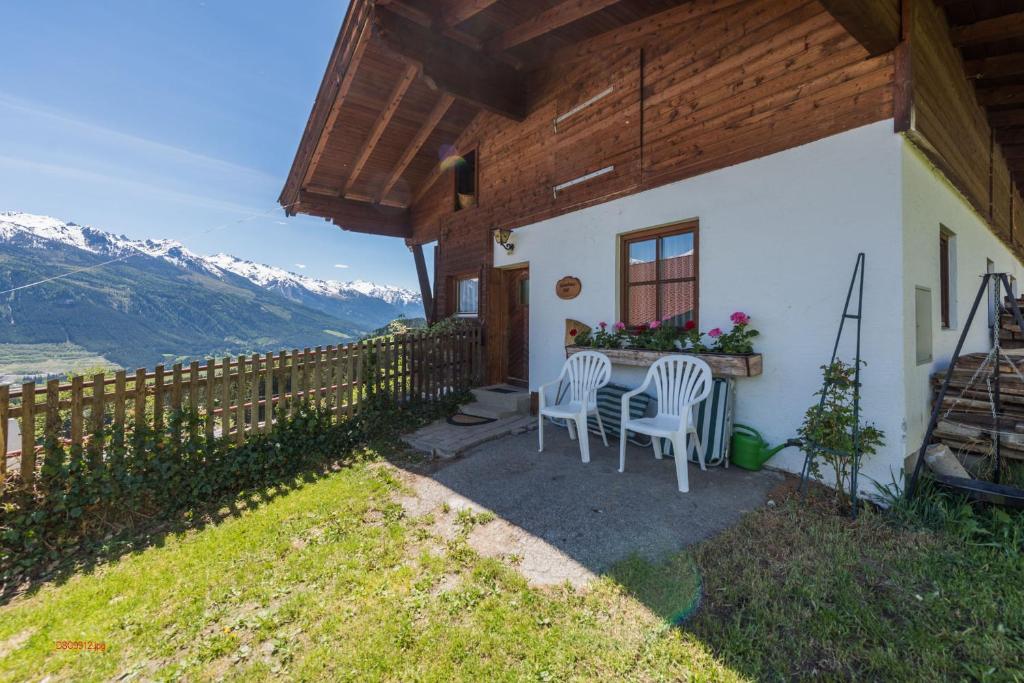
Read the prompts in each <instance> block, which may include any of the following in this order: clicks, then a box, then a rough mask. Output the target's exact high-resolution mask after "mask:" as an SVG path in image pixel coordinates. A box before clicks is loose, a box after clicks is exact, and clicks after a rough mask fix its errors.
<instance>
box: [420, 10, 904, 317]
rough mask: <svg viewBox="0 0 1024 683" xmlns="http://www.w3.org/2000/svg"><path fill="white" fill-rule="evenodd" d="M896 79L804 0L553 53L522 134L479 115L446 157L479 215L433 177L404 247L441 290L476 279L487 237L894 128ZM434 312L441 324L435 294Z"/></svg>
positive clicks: (702, 17) (633, 31)
mask: <svg viewBox="0 0 1024 683" xmlns="http://www.w3.org/2000/svg"><path fill="white" fill-rule="evenodd" d="M651 23H653V24H654V26H656V27H657V30H650V25H651ZM893 73H894V70H893V58H892V55H891V53H890V54H886V55H882V56H879V57H875V58H870V57H869V56H868V54H867V51H866V50H865V49H864V48H863V47H861V46H860V45H859V44H858V43H857V41H856V40H855V39H854V38H853V37H851V36H850V35H849V33H848V32H847V31H846V30H845V29H844V28H843V27H842V26H841V25H840V24H839V23H838V21H836V20H835V19H834V18H833V17H832V16H831V15H830V14H829V13H828V12H826V11H825V9H824V8H823V7H822V6H821V5H820V4H819V3H818V2H817V1H816V0H813V1H808V0H746V1H741V2H737V1H736V0H703V1H702V0H697V1H695V2H690V3H687V4H685V5H683V6H681V7H679V8H676V9H673V10H669V11H666V12H663V13H662V14H660V15H658V18H657V22H644V23H643V24H641V25H639V26H627V27H624V28H622V29H620V30H618V31H613V32H611V33H609V34H605V35H602V36H599V37H597V38H594V39H592V40H591V41H587V42H584V43H581V44H579V45H576V46H573V47H571V48H569V49H566V50H562V51H560V52H558V53H556V55H554V57H553V58H552V59H551V60H550V66H549V67H548V68H545V69H541V70H539V71H537V72H535V73H534V74H532V75H531V82H530V88H529V92H530V93H531V104H530V113H529V114H528V116H527V117H526V119H525V120H523V121H521V122H517V121H512V120H509V119H507V118H504V117H502V116H499V115H496V114H493V113H480V114H478V115H477V116H476V118H475V119H474V120H473V122H472V123H471V124H470V125H469V126H468V127H467V128H466V130H465V131H464V132H463V133H462V134H461V135H460V136H459V138H458V139H457V140H456V142H455V147H456V149H457V150H459V151H460V152H464V151H468V150H471V149H476V150H477V164H478V168H479V206H478V207H476V208H473V209H470V210H464V211H458V212H455V211H453V210H452V200H451V198H452V180H451V178H450V174H449V173H445V174H442V175H440V176H439V177H437V179H436V180H435V181H434V182H433V183H432V185H431V187H430V189H429V190H427V191H426V192H424V193H423V195H422V197H421V198H420V200H419V201H417V202H416V203H415V204H414V205H413V207H412V214H411V223H412V241H414V242H428V241H432V240H435V239H439V240H440V246H441V248H440V263H439V264H438V274H439V278H440V281H441V282H444V281H445V279H446V278H448V277H451V276H454V275H456V274H462V273H464V272H466V271H468V270H471V269H472V268H473V267H478V268H479V267H483V268H484V269H486V268H487V267H489V266H490V264H491V253H492V252H491V250H492V246H491V231H492V230H493V229H495V228H498V227H502V228H515V227H518V226H521V225H525V224H528V223H533V222H536V221H538V220H542V219H545V218H550V217H552V216H557V215H560V214H563V213H566V212H569V211H575V210H577V209H579V208H582V207H584V206H588V205H592V204H596V203H600V202H604V201H608V200H609V199H613V198H615V197H618V196H622V195H626V194H631V193H634V192H637V191H639V190H642V189H646V188H650V187H655V186H658V185H662V184H666V183H669V182H673V181H676V180H680V179H684V178H688V177H692V176H696V175H699V174H702V173H706V172H708V171H711V170H714V169H716V168H722V167H725V166H729V165H732V164H737V163H741V162H743V161H748V160H750V159H755V158H757V157H761V156H764V155H767V154H771V153H773V152H777V151H781V150H784V149H787V148H789V147H793V146H796V145H800V144H804V143H807V142H811V141H813V140H817V139H820V138H822V137H826V136H829V135H833V134H835V133H839V132H842V131H844V130H847V129H850V128H854V127H857V126H861V125H864V124H867V123H871V122H874V121H878V120H882V119H886V118H891V117H892V115H893V108H892V103H893V88H892V83H893ZM588 103H590V104H589V105H588V106H584V107H582V108H580V106H581V105H587V104H588ZM567 114H568V116H566V115H567ZM561 117H565V118H561ZM556 120H558V122H557V123H556ZM604 169H611V170H609V171H608V172H606V173H605V174H603V175H601V176H597V177H595V178H593V179H591V180H587V181H584V182H581V183H579V184H577V185H574V186H572V187H569V188H567V189H565V190H560V191H558V192H555V188H556V187H557V186H559V185H561V184H563V183H567V182H570V181H572V180H574V179H578V178H582V177H586V176H587V175H589V174H592V173H595V172H599V171H601V170H604ZM485 289H486V287H485ZM436 305H437V306H438V307H439V309H438V314H439V315H440V316H444V315H446V314H450V313H451V312H452V310H453V309H452V303H451V302H450V301H449V300H448V299H447V298H446V291H445V288H444V287H439V288H438V297H437V301H436Z"/></svg>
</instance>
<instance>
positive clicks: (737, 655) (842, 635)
mask: <svg viewBox="0 0 1024 683" xmlns="http://www.w3.org/2000/svg"><path fill="white" fill-rule="evenodd" d="M398 486H399V485H398V483H397V482H396V480H395V479H394V478H393V477H392V476H391V474H390V473H389V471H388V469H387V468H384V467H381V466H378V465H375V464H373V463H360V464H356V465H353V466H352V467H351V468H348V469H342V470H339V471H337V472H334V473H332V474H330V475H329V476H326V477H323V478H321V479H319V480H318V481H316V482H314V483H309V484H306V485H304V486H301V487H299V488H295V489H282V490H281V491H280V492H278V491H275V490H270V491H267V492H266V493H268V494H270V498H271V499H270V500H269V502H263V503H259V504H253V505H251V506H249V507H248V508H247V509H245V510H243V511H241V512H239V513H237V514H234V515H230V516H228V517H227V519H226V520H225V521H223V522H221V523H219V524H217V525H215V526H210V527H207V528H205V529H202V530H197V531H191V532H187V533H183V534H179V535H175V536H172V537H169V538H167V539H166V540H165V541H164V542H163V543H162V544H161V545H159V546H157V547H152V548H149V549H147V550H145V551H142V552H139V553H136V554H134V555H130V556H126V557H123V558H121V559H120V560H118V561H116V562H113V563H111V564H109V565H106V566H104V567H102V568H100V569H97V570H95V571H93V572H91V573H88V574H80V575H77V576H75V577H73V578H72V579H70V580H68V581H67V582H65V583H64V584H62V585H53V586H48V587H44V588H42V589H40V590H39V591H38V592H36V593H34V594H32V595H30V596H26V597H23V598H20V599H18V600H16V601H15V602H13V603H12V604H10V605H8V606H6V607H3V608H0V679H2V680H10V681H24V680H40V679H42V678H44V677H46V676H52V678H51V680H76V681H77V680H108V679H111V678H117V677H121V676H125V675H128V677H126V678H125V680H129V679H131V680H154V679H156V680H168V679H180V678H185V679H188V680H206V679H220V678H224V679H228V680H259V679H267V678H271V677H274V678H285V679H301V680H310V679H323V680H403V681H405V680H438V681H447V680H473V681H484V680H487V681H489V680H541V681H544V680H556V681H563V680H612V679H632V680H644V681H646V680H680V679H695V680H737V679H776V678H777V679H790V678H794V677H796V678H802V677H810V676H814V675H819V676H823V677H825V678H865V679H876V680H877V679H910V678H917V679H925V680H939V679H942V678H964V677H971V678H978V679H985V678H991V679H1001V680H1006V679H1011V678H1013V677H1014V676H1016V677H1018V678H1019V677H1022V676H1024V671H1022V670H1021V669H1017V670H1014V669H1013V668H1012V667H1015V666H1016V667H1019V666H1020V662H1022V661H1024V640H1022V637H1024V600H1022V595H1024V569H1022V565H1021V561H1020V558H1019V557H1012V556H1008V555H1006V554H1001V553H998V552H995V551H993V550H991V549H988V548H979V547H971V546H965V545H964V544H962V543H956V542H955V541H953V540H952V539H951V538H946V537H945V536H943V535H936V534H932V533H925V532H911V531H906V530H900V529H897V528H893V527H892V526H890V525H886V524H885V523H884V520H883V519H882V518H881V517H880V516H879V515H870V514H869V515H863V516H862V518H861V520H860V521H858V522H856V523H851V522H849V521H847V520H845V519H841V518H837V517H832V516H828V515H825V514H822V513H818V512H814V511H809V510H806V509H798V508H796V507H795V506H793V505H790V504H786V505H781V506H779V507H778V508H775V509H765V510H762V511H759V512H755V513H753V514H751V515H748V516H747V517H746V518H745V520H744V521H743V522H742V523H741V524H740V525H739V526H737V527H736V528H734V529H732V530H730V531H728V532H726V533H725V534H723V535H721V536H719V537H717V538H716V539H713V540H712V541H710V542H708V543H706V544H704V545H703V546H701V547H700V548H698V549H696V551H694V552H693V553H692V554H691V553H683V554H681V555H679V556H677V557H675V558H672V559H671V560H670V561H669V562H667V563H666V564H665V565H662V566H656V567H655V566H651V565H649V564H647V563H646V562H643V561H640V560H636V559H634V560H630V561H627V562H625V563H623V564H622V565H621V566H620V567H617V568H616V569H615V570H614V571H613V572H612V573H611V574H610V575H609V576H608V577H604V578H602V579H601V580H600V581H598V582H597V583H596V584H595V585H593V586H591V587H590V588H588V589H586V590H574V589H571V588H569V587H560V588H557V589H543V590H542V589H534V588H530V587H528V586H527V585H526V584H525V582H524V581H523V580H522V578H521V577H520V576H519V575H518V574H517V573H516V571H515V569H514V568H513V567H508V566H505V565H503V564H502V563H500V562H499V561H497V560H490V559H483V558H480V557H479V556H477V555H476V554H475V553H474V552H473V551H472V550H471V549H470V548H469V546H468V545H467V543H466V542H465V541H464V538H463V537H457V538H456V539H455V540H452V541H447V542H440V541H439V540H438V539H436V538H431V537H430V531H429V529H430V525H429V523H428V522H427V521H426V520H423V519H411V518H409V517H407V516H405V515H404V514H403V511H402V508H401V507H400V506H399V505H398V504H396V503H395V502H393V500H392V495H393V493H394V492H395V491H396V489H397V488H398ZM277 494H280V495H277ZM488 519H489V517H488V516H486V515H477V516H476V517H475V518H472V517H470V518H467V519H464V520H460V521H462V522H464V524H463V526H464V527H465V531H466V532H468V531H469V529H470V528H471V527H472V525H474V524H486V523H488ZM694 562H696V564H697V565H699V566H700V568H701V572H702V574H703V586H704V603H703V606H702V608H701V611H700V612H699V613H698V616H697V617H696V618H695V619H693V620H692V621H691V622H689V623H688V624H687V625H686V626H685V627H684V628H675V627H672V626H670V625H668V623H667V622H666V620H665V617H666V616H667V615H669V614H671V613H673V612H674V611H677V610H678V609H679V607H681V606H683V603H685V602H686V601H688V600H689V598H690V596H692V595H693V594H694V590H695V586H696V579H695V576H696V575H695V573H694V571H693V567H694ZM56 640H88V641H97V642H102V643H105V644H106V648H107V649H106V651H105V652H69V651H58V650H55V647H54V642H55V641H56ZM132 674H134V676H132Z"/></svg>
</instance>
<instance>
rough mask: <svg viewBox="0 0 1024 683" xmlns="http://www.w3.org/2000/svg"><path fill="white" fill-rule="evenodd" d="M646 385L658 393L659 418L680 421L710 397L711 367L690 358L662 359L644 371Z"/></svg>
mask: <svg viewBox="0 0 1024 683" xmlns="http://www.w3.org/2000/svg"><path fill="white" fill-rule="evenodd" d="M647 382H648V383H653V384H654V388H655V390H656V392H657V396H658V414H659V415H672V416H674V417H680V416H682V415H683V412H684V411H688V410H689V409H690V408H691V407H692V406H693V405H694V404H696V403H700V402H701V401H703V400H704V399H706V398H707V397H708V394H710V393H711V386H712V378H711V367H710V366H708V364H707V363H705V362H704V361H702V360H701V359H700V358H694V357H693V356H684V355H672V356H662V357H661V358H659V359H658V360H656V361H655V362H654V364H653V365H651V369H650V370H648V371H647ZM687 414H689V413H687Z"/></svg>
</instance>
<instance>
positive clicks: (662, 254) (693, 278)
mask: <svg viewBox="0 0 1024 683" xmlns="http://www.w3.org/2000/svg"><path fill="white" fill-rule="evenodd" d="M622 260H623V264H622V319H623V321H624V322H625V323H626V324H627V325H630V326H636V325H646V324H648V323H650V322H652V321H654V320H659V321H661V322H663V323H664V324H666V325H671V326H673V327H683V326H684V325H685V324H686V323H688V322H689V321H691V320H692V321H694V322H696V321H697V226H696V225H695V224H693V223H689V224H687V225H674V226H670V227H667V228H659V229H657V230H651V231H645V232H641V233H636V234H632V235H626V236H624V237H623V238H622Z"/></svg>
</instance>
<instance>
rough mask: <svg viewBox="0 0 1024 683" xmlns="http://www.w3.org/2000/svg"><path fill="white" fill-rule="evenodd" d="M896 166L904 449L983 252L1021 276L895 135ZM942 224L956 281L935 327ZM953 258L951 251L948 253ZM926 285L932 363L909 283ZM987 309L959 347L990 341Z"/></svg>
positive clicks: (915, 438) (915, 444)
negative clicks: (949, 312)
mask: <svg viewBox="0 0 1024 683" xmlns="http://www.w3.org/2000/svg"><path fill="white" fill-rule="evenodd" d="M901 144H902V147H903V150H902V161H901V164H902V169H903V170H902V174H903V196H904V202H903V254H904V261H903V268H904V276H905V279H904V287H903V294H904V295H903V309H904V327H903V330H904V331H903V335H904V339H905V345H904V366H905V367H906V376H907V380H906V382H905V386H906V394H907V399H906V401H907V437H906V443H905V449H906V451H907V452H908V453H909V452H911V451H914V450H917V449H918V448H920V446H921V441H922V440H923V439H924V432H925V429H926V428H927V426H928V418H929V417H930V416H931V415H930V410H931V396H930V387H929V383H928V378H929V376H930V375H931V374H932V373H933V372H936V371H940V370H944V369H946V368H947V367H948V366H949V361H950V358H951V357H952V355H953V351H954V349H955V348H956V343H957V340H958V339H959V337H960V334H961V333H962V332H963V328H964V324H965V323H966V321H967V314H968V312H969V311H970V308H971V304H972V303H973V302H974V298H975V296H977V293H978V287H979V285H980V284H981V282H980V279H979V278H980V277H981V275H983V274H984V273H985V269H986V260H987V259H991V260H992V261H993V262H994V263H995V270H996V271H1004V272H1007V273H1010V274H1012V275H1014V276H1015V277H1016V278H1017V280H1018V281H1020V279H1021V277H1022V272H1024V271H1022V268H1021V264H1020V262H1019V261H1018V260H1017V259H1016V258H1015V257H1014V256H1013V255H1012V253H1011V252H1010V251H1009V249H1007V248H1006V245H1005V244H1004V243H1003V242H1002V241H1001V240H999V239H998V238H997V237H996V236H995V235H994V234H993V233H992V232H991V231H990V230H989V229H988V227H987V226H986V225H985V223H984V221H983V220H982V219H981V217H980V216H978V214H977V213H976V212H975V211H974V210H973V209H972V208H971V206H970V205H969V204H968V203H967V202H966V200H965V199H964V198H963V197H962V196H961V195H960V194H959V193H958V192H957V191H956V190H955V189H954V188H953V186H952V185H950V183H949V182H948V181H947V180H946V179H945V178H944V177H943V176H942V175H941V174H940V173H939V172H938V171H937V170H936V169H935V168H934V167H933V166H932V165H931V164H930V162H928V160H927V159H926V158H925V157H924V156H923V155H922V154H921V152H920V151H919V150H918V149H917V148H916V147H914V145H912V144H911V143H909V142H907V141H906V140H903V141H902V143H901ZM940 226H945V227H946V228H947V229H948V230H950V231H952V232H953V233H954V234H955V235H956V239H955V252H956V254H955V273H956V275H955V277H953V278H951V280H954V281H955V283H956V287H955V289H954V290H953V291H951V303H952V305H951V309H953V310H955V311H956V314H955V316H953V318H954V319H953V320H951V323H952V326H951V328H950V329H948V330H944V329H942V320H941V316H940V314H939V284H940V283H939V231H940ZM952 260H954V259H951V261H952ZM916 286H921V287H927V288H929V289H931V290H932V322H933V324H932V341H933V343H932V357H933V361H932V362H931V363H926V364H924V365H918V364H917V357H916V349H915V312H914V288H915V287H916ZM987 324H988V311H987V308H986V302H985V301H983V302H982V305H981V307H980V310H979V311H978V314H977V317H976V319H975V321H974V324H973V325H971V330H970V335H969V336H968V338H967V341H966V343H965V345H964V351H965V352H975V351H988V350H989V348H990V341H989V333H988V330H987V329H986V326H987Z"/></svg>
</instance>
